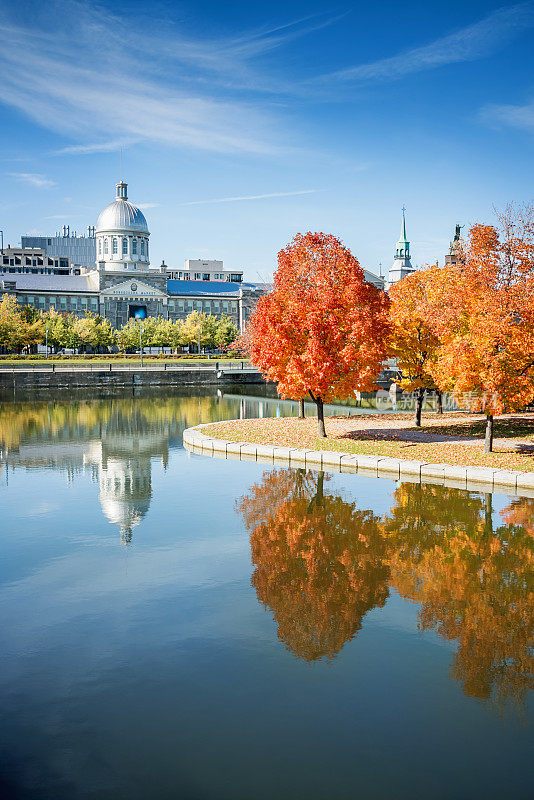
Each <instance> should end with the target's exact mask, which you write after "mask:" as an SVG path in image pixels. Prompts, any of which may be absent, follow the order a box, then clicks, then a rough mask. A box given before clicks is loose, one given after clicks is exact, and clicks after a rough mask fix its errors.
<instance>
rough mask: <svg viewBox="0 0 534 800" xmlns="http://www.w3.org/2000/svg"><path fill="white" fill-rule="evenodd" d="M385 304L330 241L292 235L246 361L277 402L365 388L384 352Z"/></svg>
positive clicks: (257, 316)
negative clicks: (274, 390) (270, 384)
mask: <svg viewBox="0 0 534 800" xmlns="http://www.w3.org/2000/svg"><path fill="white" fill-rule="evenodd" d="M388 306H389V300H388V298H387V296H386V294H385V293H384V292H383V291H381V290H379V289H377V288H376V287H375V286H373V285H372V284H371V283H368V282H367V281H366V280H365V278H364V274H363V270H362V269H361V267H360V265H359V264H358V261H357V259H356V258H355V257H354V256H353V255H352V253H351V252H350V250H348V249H347V248H346V247H344V246H343V245H342V244H341V242H340V241H339V239H336V237H335V236H332V235H329V234H324V233H306V234H300V233H298V234H297V235H296V236H295V238H294V239H293V241H292V242H290V244H288V245H287V247H285V248H284V249H283V250H281V251H280V252H279V253H278V269H277V271H276V273H275V275H274V289H273V291H272V292H270V294H268V295H265V296H264V297H263V298H261V299H260V301H259V303H258V306H257V308H256V311H255V313H254V315H253V317H252V319H251V320H250V323H249V328H248V335H249V341H250V353H251V358H252V361H253V363H254V364H255V365H256V366H257V367H258V368H259V369H260V370H261V371H262V372H263V374H264V375H265V376H266V378H267V379H268V380H271V381H275V382H276V383H277V384H278V392H279V394H280V395H281V396H282V397H290V398H294V399H297V400H300V399H303V398H304V397H305V396H306V395H309V396H310V397H311V399H312V400H313V401H314V403H315V404H316V406H317V418H318V424H319V435H320V436H322V437H324V436H326V432H325V427H324V410H323V405H324V403H325V402H328V401H332V400H334V399H336V398H346V397H349V396H350V395H352V394H353V393H354V391H355V390H356V389H361V390H372V389H373V388H375V385H376V378H377V375H378V373H379V372H380V368H381V364H382V361H383V359H384V356H385V352H386V339H387V332H388V330H389V322H388V313H387V312H388Z"/></svg>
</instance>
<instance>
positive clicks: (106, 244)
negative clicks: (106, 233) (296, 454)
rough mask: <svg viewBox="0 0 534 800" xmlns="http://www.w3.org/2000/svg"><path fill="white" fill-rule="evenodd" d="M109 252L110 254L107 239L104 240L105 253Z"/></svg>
mask: <svg viewBox="0 0 534 800" xmlns="http://www.w3.org/2000/svg"><path fill="white" fill-rule="evenodd" d="M107 252H109V249H108V240H107V239H104V253H107Z"/></svg>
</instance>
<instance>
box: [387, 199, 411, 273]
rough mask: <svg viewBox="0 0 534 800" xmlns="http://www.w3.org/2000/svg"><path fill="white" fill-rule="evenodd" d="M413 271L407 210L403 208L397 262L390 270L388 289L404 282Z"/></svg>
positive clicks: (396, 254)
mask: <svg viewBox="0 0 534 800" xmlns="http://www.w3.org/2000/svg"><path fill="white" fill-rule="evenodd" d="M413 271H414V269H413V267H412V262H411V257H410V242H409V240H408V237H407V235H406V208H405V206H403V207H402V222H401V232H400V236H399V240H398V242H397V246H396V248H395V260H394V262H393V265H392V267H391V268H390V270H389V274H388V280H387V287H386V288H387V289H389V288H390V287H391V286H392V285H393V284H394V283H397V281H400V280H402V278H405V277H406V275H409V274H410V273H411V272H413Z"/></svg>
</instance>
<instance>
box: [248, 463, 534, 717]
mask: <svg viewBox="0 0 534 800" xmlns="http://www.w3.org/2000/svg"><path fill="white" fill-rule="evenodd" d="M323 480H324V481H325V483H324V485H323ZM326 480H327V477H326V476H324V478H323V476H322V473H319V474H315V473H313V472H311V471H305V470H271V471H268V472H266V473H265V474H264V476H263V480H262V481H260V482H258V483H257V484H255V485H254V486H253V487H252V488H251V490H250V491H249V493H248V494H247V495H246V496H245V497H243V498H241V500H240V501H239V502H238V510H239V511H240V513H241V514H242V518H243V521H244V524H245V527H246V528H247V530H248V531H249V533H250V543H251V554H252V562H253V566H254V572H253V575H252V579H251V582H252V586H253V587H254V589H255V590H256V593H257V596H258V599H259V600H260V602H261V603H262V604H263V605H264V606H265V607H266V608H268V609H269V610H270V611H271V612H272V613H273V616H274V619H275V622H276V625H277V632H278V637H279V638H280V640H281V641H283V642H284V644H285V646H286V647H287V648H288V650H289V651H290V652H291V653H293V654H294V655H295V656H296V657H298V658H302V659H305V660H306V661H315V660H317V659H323V658H326V659H331V658H333V657H335V656H336V655H337V654H338V653H339V652H340V650H341V649H342V647H343V646H344V645H345V644H346V643H347V642H349V641H350V640H351V639H353V638H354V637H355V636H356V635H357V633H358V631H359V630H360V629H361V628H362V624H363V619H364V617H365V615H366V614H367V613H368V612H369V611H371V610H372V609H373V608H377V607H378V608H379V607H381V606H383V605H384V603H385V602H386V600H387V598H388V595H389V592H390V590H395V591H396V592H398V593H399V594H400V595H401V596H402V597H404V598H406V599H409V600H411V601H413V602H416V603H417V604H418V624H419V629H420V630H421V631H426V630H434V631H436V632H437V633H438V634H439V636H440V637H442V638H443V639H444V640H446V641H450V642H452V643H455V653H454V655H453V658H452V665H451V674H452V677H454V678H455V679H456V680H457V681H458V682H459V683H460V684H461V686H462V688H463V690H464V692H465V694H466V695H468V696H469V697H474V698H477V699H481V700H491V701H492V702H494V703H496V704H498V705H502V704H504V703H508V702H512V703H514V704H517V705H518V706H522V705H523V704H524V702H525V698H526V695H527V693H528V691H529V690H531V689H532V688H534V681H533V677H532V676H533V674H534V659H533V654H532V647H531V644H532V637H533V635H534V602H533V601H534V594H533V587H532V571H533V568H534V536H533V529H534V501H533V500H530V499H526V498H522V499H521V500H519V501H518V500H514V501H512V502H511V504H510V505H509V506H508V507H507V508H505V509H504V510H503V511H501V517H502V519H503V522H504V523H505V524H503V525H500V526H498V527H496V526H495V525H494V522H493V515H492V508H491V495H486V496H484V495H481V494H476V493H466V492H464V491H459V490H457V489H451V488H447V487H443V486H433V485H422V484H413V483H403V484H401V485H399V486H398V488H397V489H396V491H395V493H394V503H393V505H392V507H391V509H390V511H389V512H388V513H386V514H384V516H383V517H379V516H377V515H375V514H374V513H373V512H372V511H369V510H366V509H365V508H359V507H358V505H357V504H356V503H355V502H353V501H349V500H347V499H345V498H343V497H342V496H341V495H340V493H339V492H332V491H330V492H329V491H328V483H326Z"/></svg>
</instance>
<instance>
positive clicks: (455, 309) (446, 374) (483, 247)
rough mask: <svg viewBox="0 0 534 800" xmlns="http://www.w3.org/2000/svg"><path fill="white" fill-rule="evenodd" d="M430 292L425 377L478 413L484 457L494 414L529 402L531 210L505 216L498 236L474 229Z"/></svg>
mask: <svg viewBox="0 0 534 800" xmlns="http://www.w3.org/2000/svg"><path fill="white" fill-rule="evenodd" d="M438 290H439V291H438V296H437V297H436V299H435V302H434V316H433V325H434V330H435V332H436V335H437V336H438V337H439V338H440V340H441V346H440V348H439V351H438V355H437V358H436V360H435V361H434V362H433V363H432V365H431V372H432V374H433V376H434V378H435V380H436V382H437V383H438V385H440V386H441V387H442V388H450V389H453V390H454V391H455V392H456V393H457V394H458V397H459V400H460V402H462V401H463V402H464V404H465V405H468V407H469V408H470V409H471V410H473V411H483V412H484V413H485V414H486V416H487V425H486V440H485V448H484V449H485V451H486V452H491V450H492V449H493V417H494V415H499V414H502V413H504V412H506V411H517V410H520V409H522V408H524V406H525V405H527V404H528V403H529V402H531V401H532V400H533V399H534V213H533V209H528V208H527V209H520V210H519V211H517V210H514V209H507V211H506V212H505V214H503V215H502V216H501V217H500V225H499V229H497V227H495V226H492V225H479V224H477V225H474V226H473V227H472V228H471V230H470V231H469V237H468V240H467V242H466V243H465V244H464V246H463V251H462V252H461V255H460V258H459V260H458V263H457V264H456V265H455V266H451V267H447V268H445V269H444V270H443V272H442V280H441V282H440V286H439V287H438ZM445 296H446V302H444V297H445Z"/></svg>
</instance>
